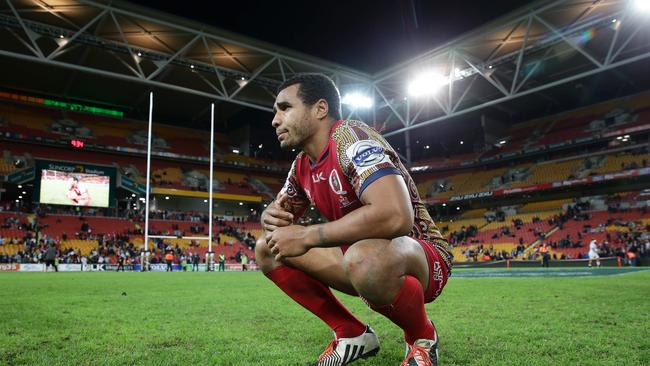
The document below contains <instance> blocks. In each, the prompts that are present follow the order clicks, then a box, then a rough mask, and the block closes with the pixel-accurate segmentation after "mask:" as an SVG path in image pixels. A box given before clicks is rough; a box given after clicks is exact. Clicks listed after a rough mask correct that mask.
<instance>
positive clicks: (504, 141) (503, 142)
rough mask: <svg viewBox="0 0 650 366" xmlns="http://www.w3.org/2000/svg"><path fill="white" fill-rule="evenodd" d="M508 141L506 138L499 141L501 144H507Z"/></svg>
mask: <svg viewBox="0 0 650 366" xmlns="http://www.w3.org/2000/svg"><path fill="white" fill-rule="evenodd" d="M506 142H507V141H506V140H501V141H499V145H505V144H506Z"/></svg>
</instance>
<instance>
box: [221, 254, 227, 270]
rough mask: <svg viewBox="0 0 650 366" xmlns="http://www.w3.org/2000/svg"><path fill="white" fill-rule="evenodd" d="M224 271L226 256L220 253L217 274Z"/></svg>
mask: <svg viewBox="0 0 650 366" xmlns="http://www.w3.org/2000/svg"><path fill="white" fill-rule="evenodd" d="M225 271H226V256H225V255H224V254H223V252H221V254H219V272H225Z"/></svg>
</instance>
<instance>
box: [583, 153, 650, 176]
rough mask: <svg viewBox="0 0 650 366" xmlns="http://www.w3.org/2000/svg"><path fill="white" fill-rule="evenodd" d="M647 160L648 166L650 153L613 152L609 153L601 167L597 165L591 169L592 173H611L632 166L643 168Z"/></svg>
mask: <svg viewBox="0 0 650 366" xmlns="http://www.w3.org/2000/svg"><path fill="white" fill-rule="evenodd" d="M644 160H645V162H646V166H647V164H650V154H639V155H633V154H612V155H607V158H605V161H604V162H603V164H602V165H601V166H599V167H596V168H594V169H592V170H591V172H592V173H597V174H600V173H611V172H618V171H621V170H625V169H630V168H634V167H636V168H641V167H643V161H644Z"/></svg>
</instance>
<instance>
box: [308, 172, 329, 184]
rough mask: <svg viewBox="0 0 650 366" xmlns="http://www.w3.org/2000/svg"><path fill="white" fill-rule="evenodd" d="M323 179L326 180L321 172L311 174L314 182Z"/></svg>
mask: <svg viewBox="0 0 650 366" xmlns="http://www.w3.org/2000/svg"><path fill="white" fill-rule="evenodd" d="M323 180H326V179H325V177H324V176H323V172H318V173H317V174H312V175H311V181H312V182H314V183H318V182H320V181H323Z"/></svg>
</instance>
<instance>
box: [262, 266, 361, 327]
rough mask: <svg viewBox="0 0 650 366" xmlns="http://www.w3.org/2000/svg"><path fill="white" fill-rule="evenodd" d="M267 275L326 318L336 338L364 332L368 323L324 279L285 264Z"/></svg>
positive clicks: (319, 315) (287, 292) (322, 317)
mask: <svg viewBox="0 0 650 366" xmlns="http://www.w3.org/2000/svg"><path fill="white" fill-rule="evenodd" d="M265 275H266V277H268V278H269V279H270V280H271V281H273V282H274V283H275V284H276V285H277V286H278V287H279V288H280V289H281V290H282V291H284V292H285V293H286V294H287V295H289V297H291V298H292V299H293V300H294V301H295V302H297V303H298V304H300V305H302V306H303V307H304V308H305V309H307V310H309V311H311V312H312V313H313V314H314V315H316V316H317V317H319V318H320V319H321V320H322V321H324V322H325V324H327V325H328V326H329V327H330V328H331V329H332V330H333V331H334V333H335V334H336V338H337V339H339V338H353V337H357V336H359V335H361V334H363V332H365V330H366V326H365V325H364V324H363V323H362V322H361V321H359V319H357V318H355V317H354V315H352V313H350V311H348V309H347V308H346V307H345V306H343V304H341V302H340V301H339V299H337V298H336V296H334V294H333V293H332V291H331V290H330V289H329V287H327V286H325V284H324V283H322V282H321V281H318V280H317V279H315V278H313V277H311V276H310V275H308V274H306V273H305V272H303V271H301V270H299V269H296V268H293V267H289V266H285V265H281V266H279V267H276V268H274V269H273V270H271V271H269V272H268V273H265Z"/></svg>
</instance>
